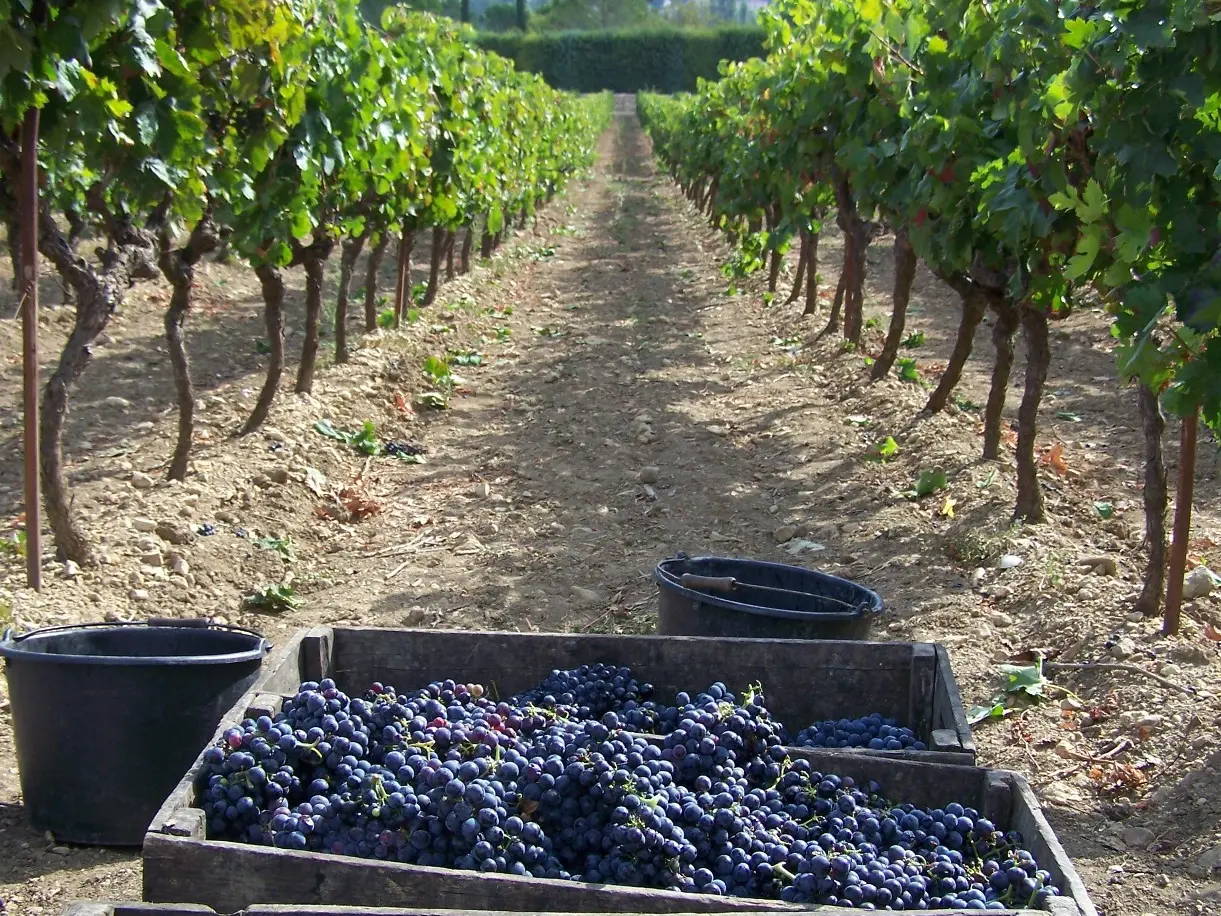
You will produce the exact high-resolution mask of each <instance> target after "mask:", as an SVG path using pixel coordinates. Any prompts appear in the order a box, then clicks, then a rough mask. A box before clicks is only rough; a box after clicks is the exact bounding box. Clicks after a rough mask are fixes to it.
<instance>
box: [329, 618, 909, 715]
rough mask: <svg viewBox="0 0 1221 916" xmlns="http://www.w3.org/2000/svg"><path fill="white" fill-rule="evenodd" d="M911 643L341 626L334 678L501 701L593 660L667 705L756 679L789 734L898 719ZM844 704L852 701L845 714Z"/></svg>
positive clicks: (905, 710)
mask: <svg viewBox="0 0 1221 916" xmlns="http://www.w3.org/2000/svg"><path fill="white" fill-rule="evenodd" d="M727 646H729V647H732V651H727ZM911 646H912V644H910V643H861V642H847V641H845V642H835V641H828V642H804V641H801V642H798V641H793V640H712V639H700V638H694V637H655V636H644V637H642V636H601V635H567V634H546V635H545V636H542V635H535V634H517V633H458V632H452V631H442V630H374V629H369V630H365V629H340V630H337V631H336V632H335V655H334V666H333V667H334V670H333V672H332V673H333V675H334V676H335V677H336V679H337V680H338V681H339V682H340V683H341V685H344V686H348V687H351V688H352V689H360V690H363V689H365V688H366V687H367V686H368V684H369V683H370V682H372V681H373V680H378V681H382V682H383V683H387V684H392V685H393V686H395V687H396V688H399V689H408V688H415V687H421V686H423V685H424V684H426V683H428V682H429V681H432V680H439V679H443V678H447V677H452V678H454V679H455V680H463V681H476V682H478V683H481V684H483V685H484V686H485V687H487V688H489V689H490V688H491V687H492V686H493V684H494V685H495V687H496V690H497V692H498V694H499V695H500V696H502V697H505V696H509V695H511V694H514V693H518V692H520V691H522V690H526V689H528V688H530V687H533V686H534V685H535V684H537V683H538V682H539V681H540V680H542V679H543V678H544V677H546V676H547V675H548V674H550V672H551V671H552V670H553V669H556V668H572V667H576V666H578V665H581V664H589V663H595V662H606V663H609V664H615V665H627V666H629V667H631V668H632V669H633V672H634V673H635V675H636V677H637V678H638V679H640V680H642V681H649V682H650V683H652V684H653V685H654V687H655V688H656V690H657V692H658V695H659V696H660V697H662V698H663V699H666V700H670V699H672V698H673V696H674V694H675V693H676V692H677V691H679V690H686V691H689V692H690V693H692V694H693V695H694V693H696V692H698V691H700V690H703V689H705V688H706V687H708V686H709V685H710V684H711V683H713V682H714V681H717V680H720V681H723V682H725V683H726V684H727V685H728V686H729V687H730V688H731V689H733V690H735V691H738V692H741V691H742V690H743V689H744V688H746V687H747V686H749V685H750V684H751V683H753V682H755V681H762V683H763V687H764V692H765V694H766V695H767V702H768V708H769V709H770V710H771V711H772V712H773V714H774V715H776V717H777V718H779V719H780V720H781V721H782V722H784V723H785V724H786V725H788V726H789V727H790V728H791V729H792V730H793V731H797V730H799V729H801V728H803V727H805V726H806V725H809V724H810V723H811V722H813V721H814V720H816V719H823V718H839V717H841V716H856V715H862V714H868V713H871V712H880V713H882V714H884V715H887V716H893V717H895V718H898V719H901V720H906V719H907V718H908V716H909V714H910V693H911V675H912V648H911ZM845 702H851V703H853V704H855V705H854V706H853V708H851V709H846V708H844V704H845Z"/></svg>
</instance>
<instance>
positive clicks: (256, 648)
mask: <svg viewBox="0 0 1221 916" xmlns="http://www.w3.org/2000/svg"><path fill="white" fill-rule="evenodd" d="M137 628H139V629H153V628H156V629H158V630H190V631H193V632H198V631H199V630H206V631H210V632H225V633H233V634H236V635H240V636H249V637H251V638H252V639H253V640H254V644H253V645H252V646H251V647H250V648H249V649H243V650H242V651H240V652H226V653H224V654H222V655H67V654H63V655H61V654H57V653H52V652H38V651H35V650H33V649H27V648H25V647H24V646H23V645H22V643H24V642H25V641H26V640H28V639H33V638H36V637H41V636H48V635H52V636H53V635H58V634H62V633H71V632H80V631H83V630H135V629H137ZM271 648H272V644H271V641H270V640H269V639H267V638H266V637H265V636H263V635H262V634H260V633H256V632H255V631H254V630H248V629H246V628H245V627H235V626H231V625H229V624H221V623H213V622H212V621H210V620H207V619H203V618H194V619H181V620H180V619H176V618H153V619H150V620H132V621H117V622H114V623H111V622H109V621H100V622H94V623H68V624H59V625H57V626H52V627H39V628H38V629H35V630H30V631H29V632H28V633H22V634H20V635H17V634H14V633H13V631H12V630H11V629H9V630H5V631H4V633H3V635H2V636H0V658H3V659H5V661H6V662H8V663H12V662H14V661H22V662H33V663H38V664H44V665H46V664H51V665H94V666H104V667H126V668H167V667H195V666H200V665H232V664H237V663H239V662H250V661H255V660H262V659H263V658H264V657H265V656H266V655H267V654H268V653H269V652H271Z"/></svg>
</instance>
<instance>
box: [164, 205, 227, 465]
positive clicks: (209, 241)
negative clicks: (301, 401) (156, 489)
mask: <svg viewBox="0 0 1221 916" xmlns="http://www.w3.org/2000/svg"><path fill="white" fill-rule="evenodd" d="M219 242H220V236H219V234H218V233H217V231H216V226H215V225H214V224H213V223H212V220H211V219H210V218H209V217H205V218H204V219H201V220H200V221H199V222H198V223H196V224H195V227H194V228H193V229H192V230H191V235H190V237H189V238H188V239H187V243H186V245H185V246H183V247H182V248H178V249H175V248H173V247H172V242H171V240H170V238H169V237H168V234H167V235H166V236H164V237H163V241H162V247H161V254H160V257H159V258H158V264H159V265H160V266H161V272H162V273H163V274H165V278H166V280H168V281H169V284H170V289H171V293H170V305H169V308H167V309H166V311H165V342H166V345H167V346H168V347H169V351H170V365H171V367H172V368H173V372H174V392H175V395H176V396H177V399H178V440H177V442H176V443H175V445H174V455H173V457H172V458H171V459H170V467H169V471H168V472H167V473H166V477H168V478H169V479H170V480H186V476H187V466H188V463H189V462H190V458H191V440H192V439H193V438H194V436H195V386H194V385H193V384H192V382H191V362H190V360H189V359H188V357H187V345H186V339H185V337H184V336H183V330H184V326H185V324H186V318H187V314H188V313H189V312H190V310H191V293H192V289H193V287H194V284H195V267H196V265H197V264H198V263H199V262H200V260H202V259H203V256H204V255H205V254H207V253H208V252H209V251H212V250H213V249H215V248H216V246H217V245H218V244H219Z"/></svg>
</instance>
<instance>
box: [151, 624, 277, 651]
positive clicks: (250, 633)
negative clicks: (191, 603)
mask: <svg viewBox="0 0 1221 916" xmlns="http://www.w3.org/2000/svg"><path fill="white" fill-rule="evenodd" d="M144 624H145V626H150V627H189V628H191V629H196V630H227V631H229V632H230V633H245V634H246V635H247V636H257V637H258V638H259V639H261V640H262V641H263V651H264V652H270V651H271V645H272V644H271V640H269V639H267V637H265V636H264V635H263V634H262V633H256V632H255V631H254V630H248V629H246V628H245V627H235V626H233V625H232V624H227V623H217V622H216V621H214V620H213V619H212V618H211V617H150V618H148V620H146V621H144Z"/></svg>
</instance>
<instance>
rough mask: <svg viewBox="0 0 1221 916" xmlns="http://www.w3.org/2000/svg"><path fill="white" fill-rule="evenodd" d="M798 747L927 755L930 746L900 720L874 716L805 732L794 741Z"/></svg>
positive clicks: (827, 723) (833, 721)
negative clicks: (904, 750)
mask: <svg viewBox="0 0 1221 916" xmlns="http://www.w3.org/2000/svg"><path fill="white" fill-rule="evenodd" d="M793 746H794V747H865V748H869V749H870V750H873V751H900V750H903V749H904V748H911V749H912V750H917V751H923V750H927V749H928V748H927V745H925V743H924V742H923V741H921V740H920V739H918V738H917V737H916V733H915V732H913V731H912V730H911V729H910V728H905V727H903V726H901V725H899V722H898V720H897V719H887V718H884V717H883V716H881V715H879V714H877V713H874V714H873V715H869V716H862V717H861V718H859V719H827V720H826V721H824V722H815V723H814V724H813V725H811V726H810V727H809V728H803V729H802V730H801V731H800V732H798V733H797V738H796V739H795V740H794V741H793Z"/></svg>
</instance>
